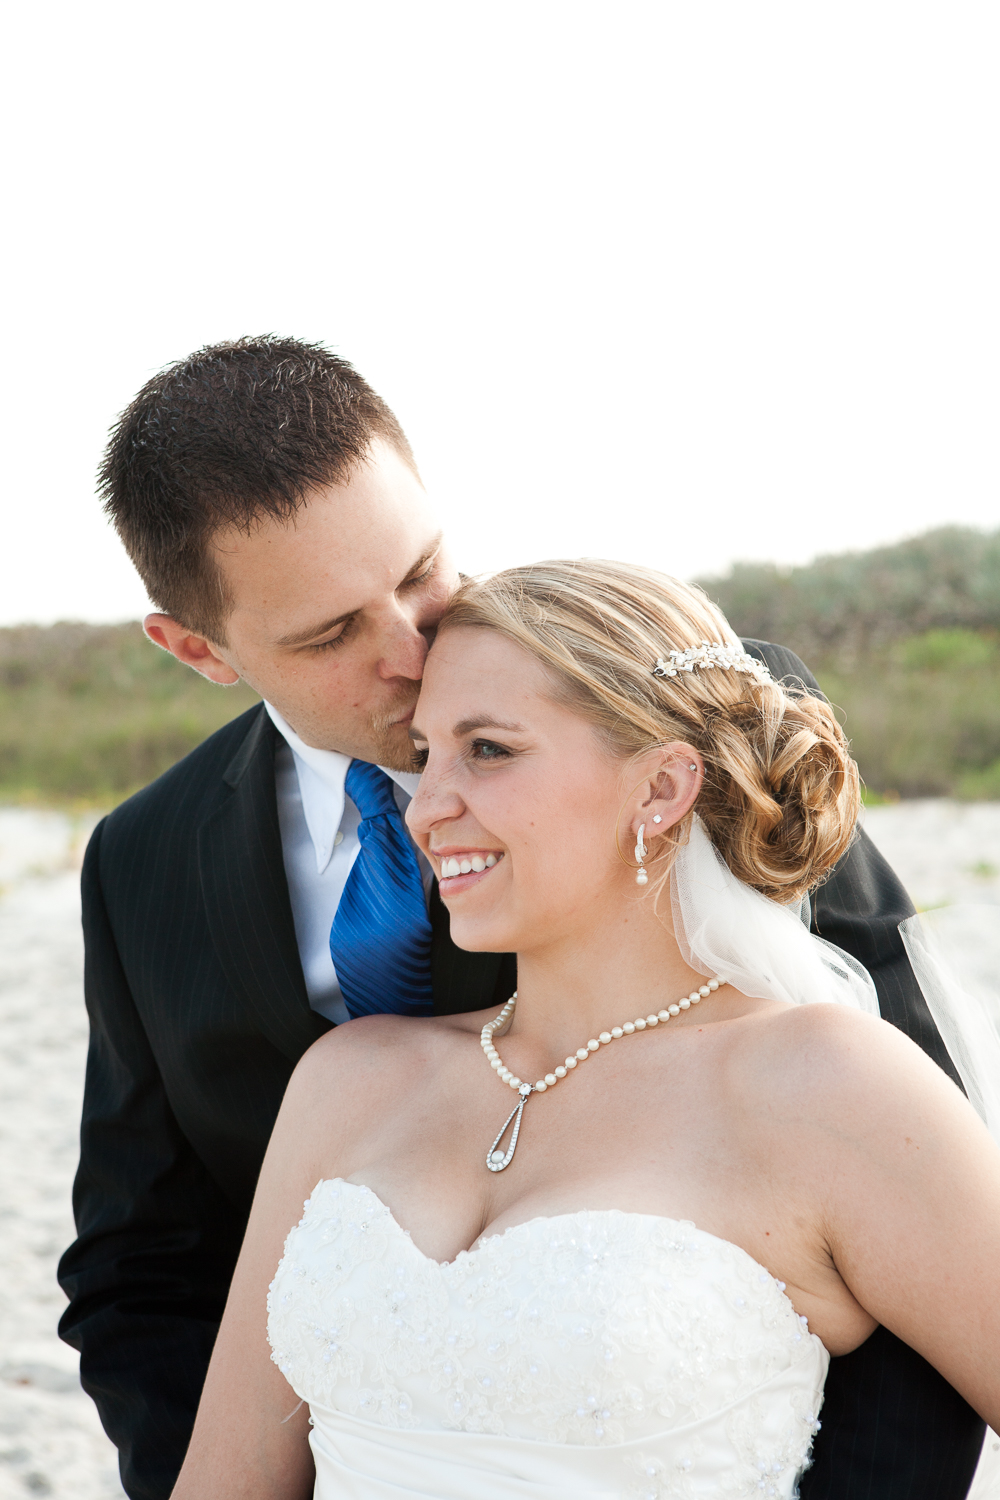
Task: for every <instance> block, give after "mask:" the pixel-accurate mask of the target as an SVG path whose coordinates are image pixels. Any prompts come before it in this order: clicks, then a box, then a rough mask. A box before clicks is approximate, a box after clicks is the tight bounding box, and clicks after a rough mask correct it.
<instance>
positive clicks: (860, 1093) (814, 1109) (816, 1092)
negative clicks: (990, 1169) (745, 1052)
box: [748, 1004, 964, 1128]
mask: <svg viewBox="0 0 1000 1500" xmlns="http://www.w3.org/2000/svg"><path fill="white" fill-rule="evenodd" d="M755 1031H756V1045H755V1047H754V1048H753V1053H752V1057H751V1058H749V1059H748V1063H749V1066H750V1068H751V1070H752V1072H753V1074H754V1076H755V1079H756V1082H757V1084H758V1086H759V1087H760V1088H762V1089H764V1090H766V1092H767V1093H768V1094H769V1095H771V1096H772V1097H774V1096H776V1095H778V1094H780V1097H781V1098H782V1099H783V1100H784V1101H785V1102H786V1104H787V1105H789V1106H790V1107H791V1108H792V1109H793V1110H794V1109H795V1108H796V1106H798V1107H799V1109H800V1111H801V1115H802V1118H803V1119H806V1118H808V1119H809V1120H811V1121H812V1122H814V1123H815V1124H816V1125H818V1126H820V1127H821V1128H822V1127H823V1125H824V1122H826V1123H829V1122H831V1121H834V1120H838V1121H840V1122H843V1120H844V1119H845V1118H847V1117H850V1116H853V1117H854V1118H855V1119H856V1120H858V1121H859V1122H860V1121H861V1120H865V1121H867V1122H868V1123H869V1124H872V1125H874V1124H875V1122H876V1121H877V1120H881V1122H882V1123H883V1124H885V1123H887V1122H888V1120H889V1118H891V1117H893V1116H900V1115H906V1114H908V1113H910V1112H911V1111H912V1110H913V1109H914V1108H920V1107H923V1106H926V1105H931V1106H932V1107H933V1106H934V1105H938V1106H944V1107H945V1108H946V1109H947V1108H949V1107H951V1106H958V1107H959V1108H961V1105H962V1104H964V1101H963V1100H962V1096H961V1094H960V1092H959V1090H958V1089H957V1088H956V1087H955V1085H954V1084H953V1083H952V1081H951V1080H950V1079H949V1078H948V1077H947V1076H946V1075H945V1074H944V1073H943V1072H942V1071H941V1069H940V1068H939V1067H937V1065H936V1064H935V1063H933V1062H931V1060H930V1058H928V1057H927V1056H926V1055H925V1054H924V1053H923V1052H922V1051H921V1049H920V1048H919V1047H918V1046H917V1045H916V1043H915V1042H912V1041H910V1039H909V1037H907V1036H905V1035H904V1034H903V1032H901V1031H900V1030H899V1029H898V1028H897V1027H895V1026H893V1025H891V1023H890V1022H888V1021H883V1020H881V1019H880V1018H879V1017H878V1016H872V1015H866V1014H865V1013H863V1012H862V1011H858V1010H854V1009H852V1008H850V1007H848V1006H843V1005H831V1004H822V1005H789V1006H782V1007H775V1008H774V1009H769V1010H768V1011H767V1012H766V1013H765V1014H762V1015H761V1016H760V1018H759V1021H758V1023H757V1025H756V1028H755Z"/></svg>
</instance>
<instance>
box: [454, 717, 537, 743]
mask: <svg viewBox="0 0 1000 1500" xmlns="http://www.w3.org/2000/svg"><path fill="white" fill-rule="evenodd" d="M477 729H502V730H505V731H506V733H507V734H523V733H524V725H523V724H508V723H507V722H506V721H505V720H503V719H494V718H491V717H490V715H489V714H476V715H474V716H473V717H472V718H468V719H459V721H458V723H457V724H456V725H455V727H454V729H453V730H452V734H453V735H454V736H455V738H456V739H457V740H458V739H461V738H462V736H463V735H466V734H472V733H473V731H474V730H477Z"/></svg>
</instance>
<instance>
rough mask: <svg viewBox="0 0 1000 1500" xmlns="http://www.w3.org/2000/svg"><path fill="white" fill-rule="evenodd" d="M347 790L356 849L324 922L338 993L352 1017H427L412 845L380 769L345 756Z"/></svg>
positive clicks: (426, 926)
mask: <svg viewBox="0 0 1000 1500" xmlns="http://www.w3.org/2000/svg"><path fill="white" fill-rule="evenodd" d="M345 789H346V791H347V795H348V796H349V797H350V799H351V801H352V802H353V803H354V805H355V807H356V808H357V809H358V812H359V813H360V814H361V823H360V826H359V828H358V838H359V839H360V841H361V848H360V849H359V850H358V854H357V858H356V859H355V861H354V866H353V868H352V870H351V873H350V875H349V876H348V879H347V884H346V885H345V886H344V893H343V895H342V896H341V898H340V905H339V906H338V907H337V915H336V916H335V917H334V919H333V927H332V928H331V929H330V954H331V956H332V958H333V963H334V967H335V969H336V970H337V978H338V980H339V981H340V993H341V994H342V995H343V997H344V1004H345V1005H346V1006H347V1010H348V1013H349V1014H350V1015H351V1017H352V1018H353V1017H354V1016H373V1015H379V1014H389V1015H394V1016H429V1015H431V1014H432V1013H433V1006H432V996H431V924H430V920H429V919H428V916H427V906H426V903H425V901H424V884H423V881H422V880H421V878H420V866H419V864H418V863H417V851H416V850H415V849H414V847H413V845H412V843H411V842H410V838H409V835H408V833H407V832H406V828H405V827H404V825H403V819H402V815H401V814H400V811H399V808H398V807H397V806H396V798H395V796H394V794H393V784H392V781H391V780H390V779H389V777H388V776H387V775H386V774H385V772H384V771H380V770H379V768H378V766H373V765H370V764H369V763H368V761H364V760H352V761H351V764H350V766H349V767H348V771H347V780H346V782H345Z"/></svg>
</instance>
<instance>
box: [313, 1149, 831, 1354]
mask: <svg viewBox="0 0 1000 1500" xmlns="http://www.w3.org/2000/svg"><path fill="white" fill-rule="evenodd" d="M333 1186H340V1187H348V1188H354V1189H355V1191H356V1192H359V1193H369V1194H370V1195H371V1196H372V1197H373V1198H374V1199H375V1202H376V1203H377V1204H378V1205H379V1207H380V1208H383V1209H384V1210H385V1212H386V1215H387V1217H388V1219H389V1222H390V1224H392V1226H393V1228H394V1229H395V1230H396V1231H397V1232H398V1233H399V1234H401V1235H402V1236H403V1238H404V1239H406V1240H408V1241H409V1243H410V1245H411V1246H412V1247H413V1250H414V1251H415V1252H416V1254H417V1255H418V1256H419V1257H420V1259H421V1260H422V1261H425V1262H426V1263H427V1265H429V1266H437V1267H438V1268H439V1269H440V1270H443V1271H450V1270H451V1269H452V1268H453V1267H454V1266H456V1265H458V1263H459V1262H460V1261H461V1260H462V1258H463V1256H471V1255H478V1254H479V1252H480V1251H481V1250H483V1249H484V1248H485V1247H486V1246H487V1245H491V1244H494V1243H495V1242H497V1241H499V1240H504V1239H506V1238H507V1236H508V1235H512V1234H514V1232H515V1231H516V1230H519V1229H528V1228H530V1227H531V1226H532V1225H533V1224H556V1223H559V1222H561V1221H562V1220H565V1219H582V1218H583V1217H584V1216H585V1215H592V1214H603V1215H617V1216H618V1217H619V1218H623V1219H652V1220H653V1222H654V1223H657V1224H676V1225H677V1226H678V1228H681V1229H693V1230H694V1232H695V1234H698V1235H701V1236H702V1237H703V1238H704V1239H708V1240H714V1242H715V1243H716V1244H717V1245H724V1246H725V1247H726V1249H727V1250H735V1251H736V1253H737V1255H740V1256H742V1258H743V1259H744V1260H746V1261H749V1263H750V1265H752V1266H753V1267H754V1268H755V1269H756V1270H758V1271H762V1272H763V1273H764V1274H765V1275H766V1276H767V1277H768V1278H769V1279H770V1281H771V1282H772V1283H773V1285H774V1286H775V1287H776V1288H777V1291H778V1293H779V1295H780V1296H781V1298H782V1300H783V1301H785V1302H787V1303H788V1306H789V1307H790V1308H791V1310H792V1312H793V1313H795V1316H796V1317H797V1318H798V1319H799V1321H800V1322H801V1323H802V1327H803V1331H804V1332H805V1333H808V1334H809V1337H810V1338H819V1335H818V1334H815V1333H810V1332H809V1325H808V1320H806V1319H804V1317H803V1314H801V1313H800V1312H798V1310H797V1309H796V1307H795V1304H794V1302H793V1301H792V1299H791V1297H789V1295H788V1293H787V1292H786V1291H785V1283H784V1282H783V1281H779V1280H778V1278H777V1277H776V1276H775V1275H774V1273H773V1272H772V1271H769V1270H768V1269H767V1267H766V1266H764V1265H761V1263H760V1261H759V1260H756V1259H755V1258H754V1256H752V1255H751V1254H750V1252H749V1250H744V1248H743V1246H742V1245H737V1244H736V1243H735V1242H734V1241H733V1240H725V1239H723V1238H722V1236H721V1235H718V1234H713V1233H712V1231H711V1230H710V1229H699V1227H698V1225H697V1224H696V1223H695V1222H694V1220H693V1219H673V1218H671V1217H670V1215H669V1214H643V1213H638V1212H636V1211H635V1210H632V1209H627V1208H577V1209H573V1210H572V1211H571V1212H569V1213H565V1214H535V1216H534V1217H533V1218H531V1219H522V1220H521V1221H520V1223H518V1224H508V1226H507V1228H506V1229H501V1230H499V1231H498V1232H497V1233H496V1234H488V1235H486V1236H485V1238H484V1237H483V1236H482V1235H481V1236H480V1237H479V1238H478V1239H477V1240H475V1241H474V1242H473V1243H472V1244H471V1245H470V1246H469V1248H468V1249H467V1250H460V1251H459V1252H458V1254H457V1255H456V1256H455V1259H454V1260H435V1259H434V1257H433V1255H428V1254H427V1252H426V1251H425V1250H421V1248H420V1246H419V1245H418V1244H417V1242H416V1241H415V1240H414V1238H413V1236H412V1235H411V1233H410V1231H409V1230H408V1229H404V1228H403V1226H402V1224H401V1223H400V1222H399V1220H398V1219H397V1218H396V1215H395V1214H394V1213H393V1211H392V1209H391V1208H390V1207H389V1205H388V1203H386V1202H385V1200H384V1199H383V1198H380V1197H379V1195H378V1193H376V1191H375V1189H374V1188H371V1187H369V1186H368V1184H367V1183H365V1182H351V1181H350V1180H349V1179H348V1178H347V1177H321V1178H320V1180H319V1182H317V1184H316V1186H315V1187H314V1188H313V1190H312V1192H311V1193H310V1194H309V1197H308V1198H307V1199H306V1203H305V1204H304V1205H303V1208H305V1207H306V1206H307V1205H308V1204H310V1203H311V1202H312V1199H313V1196H314V1195H315V1194H316V1193H317V1192H318V1191H319V1189H320V1188H322V1187H333ZM820 1342H821V1343H822V1340H820Z"/></svg>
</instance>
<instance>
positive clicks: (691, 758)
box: [631, 741, 705, 843]
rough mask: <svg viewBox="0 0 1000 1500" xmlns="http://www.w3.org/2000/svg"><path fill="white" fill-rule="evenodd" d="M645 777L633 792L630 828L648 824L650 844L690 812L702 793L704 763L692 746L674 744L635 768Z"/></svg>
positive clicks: (662, 747) (655, 753)
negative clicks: (651, 840)
mask: <svg viewBox="0 0 1000 1500" xmlns="http://www.w3.org/2000/svg"><path fill="white" fill-rule="evenodd" d="M636 769H637V770H642V771H643V772H644V773H645V774H644V776H643V779H642V781H641V782H640V783H639V785H638V787H637V788H636V790H635V792H634V793H633V799H632V802H633V805H632V818H631V827H632V832H633V833H634V834H638V832H639V827H640V825H642V824H645V833H644V834H643V838H644V839H645V841H646V842H647V843H649V841H650V839H655V838H656V837H657V835H658V834H661V833H666V831H667V829H668V828H673V827H674V826H675V825H676V824H677V823H679V822H680V821H681V819H682V818H685V817H686V816H687V814H688V813H689V812H690V811H691V808H692V807H693V806H694V803H695V801H696V799H697V796H698V793H699V792H700V791H701V783H702V781H703V779H704V776H705V763H704V761H703V760H702V758H701V756H700V755H699V753H698V751H697V750H695V749H694V747H693V746H692V745H687V744H684V743H683V742H678V741H674V742H673V743H671V744H669V745H660V746H659V747H658V748H657V749H656V750H653V751H650V753H649V755H648V756H645V757H644V759H643V764H642V765H641V766H640V767H637V768H636Z"/></svg>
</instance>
